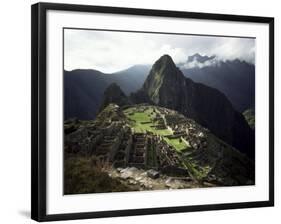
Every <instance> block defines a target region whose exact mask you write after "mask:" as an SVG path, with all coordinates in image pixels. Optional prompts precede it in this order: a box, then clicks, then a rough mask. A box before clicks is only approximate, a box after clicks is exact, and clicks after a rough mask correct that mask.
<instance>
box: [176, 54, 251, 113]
mask: <svg viewBox="0 0 281 224" xmlns="http://www.w3.org/2000/svg"><path fill="white" fill-rule="evenodd" d="M178 66H179V67H180V69H181V70H182V72H183V73H184V75H185V76H186V77H188V78H191V79H192V80H193V81H195V82H199V83H203V84H205V85H208V86H210V87H214V88H216V89H218V90H220V91H221V92H223V93H224V94H225V95H226V96H227V98H228V99H229V100H230V101H231V103H232V104H233V106H234V107H235V109H237V110H238V111H240V112H243V111H245V110H247V109H249V108H254V107H255V66H254V65H253V64H250V63H247V62H245V61H240V60H238V59H236V60H232V61H229V60H226V61H222V60H219V59H217V58H216V57H215V56H211V57H208V56H201V55H200V54H195V55H192V56H189V57H188V60H187V61H186V63H182V64H179V65H178Z"/></svg>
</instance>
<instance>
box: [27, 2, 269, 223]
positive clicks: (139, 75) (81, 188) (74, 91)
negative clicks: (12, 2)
mask: <svg viewBox="0 0 281 224" xmlns="http://www.w3.org/2000/svg"><path fill="white" fill-rule="evenodd" d="M273 88H274V19H273V18H269V17H253V16H240V15H223V14H209V13H194V12H182V11H163V10H151V9H136V8H116V7H102V6H87V5H68V4H53V3H38V4H35V5H33V6H32V208H31V210H32V212H31V214H32V219H34V220H37V221H53V220H68V219H83V218H98V217H114V216H131V215H145V214H159V213H175V212H190V211H205V210H218V209H234V208H252V207H264V206H273V205H274V152H273V150H274V89H273Z"/></svg>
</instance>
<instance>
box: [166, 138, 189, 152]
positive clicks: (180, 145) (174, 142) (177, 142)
mask: <svg viewBox="0 0 281 224" xmlns="http://www.w3.org/2000/svg"><path fill="white" fill-rule="evenodd" d="M164 140H165V141H166V142H167V143H168V144H169V145H170V146H172V147H174V148H175V149H176V150H177V151H182V150H184V149H186V148H189V147H190V145H186V143H185V142H184V141H182V140H181V139H180V138H173V139H169V138H167V137H164Z"/></svg>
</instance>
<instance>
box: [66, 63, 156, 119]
mask: <svg viewBox="0 0 281 224" xmlns="http://www.w3.org/2000/svg"><path fill="white" fill-rule="evenodd" d="M149 69H150V66H149V65H135V66H132V67H130V68H128V69H126V70H124V71H120V72H117V73H112V74H105V73H102V72H100V71H97V70H93V69H77V70H73V71H64V119H65V120H66V119H69V118H73V117H76V118H79V119H82V120H90V119H94V118H95V117H96V115H97V113H98V110H99V108H100V106H101V103H102V99H103V94H104V91H105V89H106V88H107V87H108V86H109V85H110V84H112V83H116V84H118V85H119V86H120V87H121V88H122V90H123V91H124V92H125V94H130V93H131V92H133V91H136V90H137V89H139V88H140V87H141V86H142V84H143V82H144V80H145V78H146V75H147V73H148V72H149Z"/></svg>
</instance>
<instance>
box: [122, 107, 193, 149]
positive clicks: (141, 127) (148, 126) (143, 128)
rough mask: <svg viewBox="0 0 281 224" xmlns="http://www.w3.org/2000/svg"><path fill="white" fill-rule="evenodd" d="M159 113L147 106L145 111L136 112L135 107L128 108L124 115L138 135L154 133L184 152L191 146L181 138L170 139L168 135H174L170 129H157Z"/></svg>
mask: <svg viewBox="0 0 281 224" xmlns="http://www.w3.org/2000/svg"><path fill="white" fill-rule="evenodd" d="M157 112H158V111H157V110H156V109H153V107H149V106H147V107H146V108H145V109H144V110H143V111H140V110H136V108H135V107H131V108H127V109H126V110H124V114H125V115H126V116H127V117H128V118H129V120H130V121H131V126H132V127H133V128H134V131H135V132H136V133H145V132H147V131H148V132H152V133H153V134H155V135H160V136H162V137H163V138H164V140H165V141H166V142H167V143H168V144H169V145H170V146H172V147H173V148H175V149H176V150H177V151H182V150H184V149H186V148H188V147H190V145H187V144H186V143H185V142H184V141H182V140H181V138H180V137H178V138H173V139H169V138H168V137H166V136H167V135H172V134H173V133H172V131H171V130H169V129H167V128H166V129H157V128H155V126H156V125H158V122H157V121H154V118H155V117H156V113H157Z"/></svg>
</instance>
